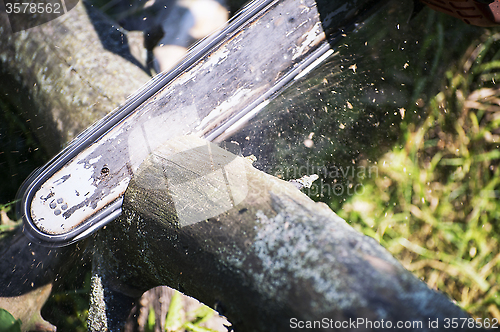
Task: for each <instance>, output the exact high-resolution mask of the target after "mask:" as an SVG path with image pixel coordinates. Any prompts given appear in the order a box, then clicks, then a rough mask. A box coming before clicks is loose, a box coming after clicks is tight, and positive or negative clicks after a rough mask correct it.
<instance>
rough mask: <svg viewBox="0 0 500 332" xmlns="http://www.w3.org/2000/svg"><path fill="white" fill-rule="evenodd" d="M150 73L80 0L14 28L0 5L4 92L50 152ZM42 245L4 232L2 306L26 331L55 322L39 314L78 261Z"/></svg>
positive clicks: (75, 253)
mask: <svg viewBox="0 0 500 332" xmlns="http://www.w3.org/2000/svg"><path fill="white" fill-rule="evenodd" d="M148 79H149V76H148V74H147V73H146V72H145V71H144V70H143V69H142V68H141V65H140V64H139V62H138V60H136V59H135V58H134V57H133V56H132V55H131V54H130V51H129V45H128V43H127V36H126V34H125V32H124V31H123V30H122V29H119V28H118V26H116V23H114V22H112V21H110V20H109V19H107V18H106V17H105V16H104V15H102V14H100V13H99V12H98V11H97V10H95V9H94V8H92V7H90V6H85V4H84V3H83V2H79V3H78V5H77V6H76V7H75V8H74V9H72V10H70V11H69V12H68V13H67V14H66V15H63V16H62V17H60V18H58V19H56V20H54V21H51V22H48V23H46V24H43V25H40V26H37V27H34V28H32V29H30V30H27V31H22V32H18V33H13V32H12V31H11V29H10V25H9V21H8V18H7V15H6V14H5V12H4V11H0V91H2V96H1V98H2V101H3V102H6V103H9V104H10V105H14V106H15V109H16V110H18V111H19V114H17V115H18V116H20V117H21V118H24V120H27V121H29V124H30V127H31V130H32V131H33V132H34V133H35V135H36V136H37V137H38V139H39V141H40V143H41V145H42V146H43V147H44V148H45V150H46V151H48V153H49V154H55V153H57V152H59V150H60V149H61V146H62V145H63V144H65V143H67V142H68V141H69V140H71V139H72V138H73V137H74V136H76V135H77V134H78V133H79V132H80V131H82V130H83V129H85V128H86V127H87V126H89V125H91V124H92V123H93V122H95V121H96V120H98V119H100V118H102V117H103V116H104V115H105V114H107V113H109V112H110V111H112V110H113V109H114V108H116V107H118V106H119V104H121V103H123V102H124V101H125V99H126V97H127V96H128V95H130V94H132V93H133V92H134V91H135V90H137V89H138V88H139V87H140V86H141V85H142V84H144V83H145V82H146V81H147V80H148ZM87 243H88V242H87V241H84V242H81V243H79V244H77V245H73V246H70V247H65V248H48V247H43V246H39V245H37V244H36V243H33V241H32V240H31V239H29V238H27V237H26V236H24V235H23V234H22V233H21V229H18V231H17V233H15V234H13V235H12V236H6V237H3V236H2V238H1V242H0V271H1V272H0V308H5V309H7V310H9V311H10V312H11V313H12V314H14V316H15V317H16V318H19V319H21V321H22V323H23V324H22V329H23V330H37V331H38V330H44V331H49V330H53V329H55V327H53V326H52V325H51V324H50V323H47V322H45V321H44V320H43V319H42V318H41V317H40V310H41V308H42V306H43V304H44V303H45V301H46V299H47V297H48V296H49V294H50V290H51V289H52V287H53V285H54V279H56V278H57V277H58V276H59V279H61V277H62V276H64V275H67V273H66V272H67V271H68V270H70V269H73V268H75V266H77V265H75V264H81V262H80V261H79V259H80V258H81V255H82V251H81V248H83V247H85V246H86V244H87Z"/></svg>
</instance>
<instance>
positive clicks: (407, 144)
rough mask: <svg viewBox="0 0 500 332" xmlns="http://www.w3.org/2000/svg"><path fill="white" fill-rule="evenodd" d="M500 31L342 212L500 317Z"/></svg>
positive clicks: (485, 312)
mask: <svg viewBox="0 0 500 332" xmlns="http://www.w3.org/2000/svg"><path fill="white" fill-rule="evenodd" d="M499 39H500V34H491V33H486V34H485V35H484V36H483V38H482V41H481V43H479V45H478V46H476V45H477V44H476V45H474V46H473V47H471V49H470V50H469V51H468V53H467V55H466V57H465V58H464V59H463V60H462V62H461V64H460V66H458V67H456V68H454V69H451V70H449V71H448V72H447V73H446V85H445V87H444V88H443V90H442V91H441V92H440V93H439V94H437V95H436V96H435V97H434V98H432V100H431V102H430V103H429V105H428V115H427V118H426V120H425V122H424V123H423V124H422V125H421V126H418V127H416V126H415V125H413V124H412V123H411V122H410V121H407V122H405V123H403V128H404V130H405V136H404V139H403V140H402V142H401V145H400V146H398V147H395V148H393V149H392V150H391V151H390V152H388V153H386V154H385V155H384V156H383V157H382V158H381V159H380V160H379V161H378V162H377V165H378V177H377V178H373V179H367V181H366V182H365V183H364V190H363V191H362V193H360V194H359V195H356V196H353V197H351V198H350V199H349V200H348V201H347V202H346V203H345V204H344V205H343V209H342V210H340V211H338V213H339V215H341V216H342V217H343V218H345V219H346V220H349V221H350V222H351V223H352V226H353V227H355V228H357V229H358V230H360V231H362V232H363V233H365V234H367V235H369V236H372V237H374V238H375V239H377V240H378V241H380V243H381V244H382V245H383V246H384V247H386V248H387V249H388V250H389V251H390V252H391V253H392V254H393V255H395V256H396V257H397V258H398V259H399V260H400V261H401V262H402V264H403V265H404V266H405V267H406V268H407V269H408V270H410V271H413V272H414V273H415V274H416V275H417V276H418V277H421V278H422V279H424V280H425V282H427V284H428V285H429V286H430V287H432V288H436V289H439V290H441V291H443V292H445V293H447V294H448V295H449V296H450V297H452V298H453V299H454V300H455V301H456V302H457V303H458V304H459V305H460V306H462V307H463V308H464V309H465V310H467V311H468V312H469V313H471V314H472V315H474V316H475V317H481V318H485V317H489V318H493V317H494V318H498V319H500V311H499V309H498V308H499V307H500V273H499V272H500V250H499V248H500V247H499V242H500V168H499V163H500V148H499V146H500V88H498V87H497V86H496V82H495V80H497V79H500V47H499V46H500V45H499V43H498V40H499Z"/></svg>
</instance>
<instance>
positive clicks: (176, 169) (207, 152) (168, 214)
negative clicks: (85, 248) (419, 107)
mask: <svg viewBox="0 0 500 332" xmlns="http://www.w3.org/2000/svg"><path fill="white" fill-rule="evenodd" d="M96 243H97V251H98V252H99V253H100V255H102V261H106V262H107V266H104V265H102V266H101V267H100V273H101V275H104V276H106V279H107V280H108V282H107V284H108V285H109V289H108V292H109V291H110V292H115V293H121V294H126V295H128V296H130V297H134V296H136V294H137V293H141V292H143V291H144V290H147V289H149V288H151V287H154V286H156V285H164V284H166V285H169V286H172V287H174V288H177V289H179V290H180V291H182V292H184V293H185V294H188V295H190V296H193V297H195V298H197V299H199V300H201V301H203V302H204V303H206V304H208V305H212V306H214V307H215V308H216V309H217V310H218V311H219V312H221V313H223V314H224V315H226V317H228V319H229V320H230V322H231V323H232V324H233V327H234V328H235V329H236V330H237V331H283V330H288V329H290V328H294V327H308V326H309V327H311V326H312V327H315V328H318V329H323V330H333V329H337V328H339V326H340V327H341V328H342V329H344V330H352V331H354V330H356V331H358V330H367V331H370V330H375V329H377V326H378V327H379V328H380V326H382V325H381V324H385V325H383V326H385V328H388V327H389V326H392V327H396V326H397V324H401V323H398V322H402V324H407V325H405V327H406V328H407V330H414V331H426V330H431V328H430V326H429V324H430V322H436V321H437V322H439V326H438V328H437V329H436V330H445V328H444V325H443V322H444V319H446V318H457V319H459V318H464V319H465V318H467V317H468V316H467V314H466V313H465V312H463V311H462V310H461V309H459V308H458V307H457V306H455V305H454V304H453V303H452V302H451V301H450V300H448V299H447V298H446V296H444V295H443V294H440V293H438V292H435V291H433V290H431V289H429V288H428V287H427V286H426V285H425V284H424V283H423V282H422V281H420V280H419V279H417V278H416V277H414V276H413V275H412V274H411V273H410V272H408V271H407V270H405V269H404V268H403V266H402V265H401V264H400V263H399V262H398V261H397V260H396V259H394V258H393V257H392V256H391V255H390V254H389V253H388V252H387V251H386V250H385V249H384V248H383V247H381V246H380V245H379V244H378V243H377V242H376V241H375V240H374V239H372V238H369V237H367V236H364V235H362V234H361V233H358V232H357V231H355V230H354V229H352V228H351V227H350V226H349V225H348V224H347V223H346V222H345V221H344V220H342V219H341V218H340V217H338V216H337V215H336V214H335V213H334V212H333V211H331V210H330V209H329V208H328V206H326V205H325V204H323V203H315V202H314V201H312V200H311V199H309V198H308V197H307V196H306V195H304V194H303V193H302V192H300V191H299V190H298V189H297V188H296V187H295V186H294V185H293V184H292V183H290V182H285V181H282V180H280V179H277V178H275V177H273V176H270V175H268V174H265V173H263V172H261V171H258V170H257V169H255V168H253V166H252V165H251V161H249V160H247V159H246V158H242V157H238V156H236V155H232V154H231V153H229V152H228V151H226V150H223V149H221V148H220V147H218V146H216V145H214V144H211V143H208V142H206V141H204V140H202V139H200V138H197V137H194V136H184V137H179V138H176V139H174V140H171V141H169V142H168V143H166V144H164V145H163V146H161V147H160V148H159V149H158V150H156V151H155V152H154V153H153V154H152V155H151V156H150V157H149V158H148V159H147V160H146V161H145V162H144V163H143V164H142V165H141V167H140V169H139V170H138V172H137V173H136V174H135V176H134V178H133V179H132V181H131V183H130V185H129V187H128V189H127V192H126V194H125V202H124V215H123V216H122V218H120V219H119V220H117V221H116V222H113V223H111V224H109V225H108V226H107V227H106V229H104V230H103V231H102V232H100V233H99V234H98V237H97V241H96ZM118 281H119V282H118ZM107 310H112V306H111V307H108V308H107ZM91 316H92V315H91ZM98 317H101V319H102V317H106V313H105V312H100V316H98ZM91 321H92V317H91ZM310 324H313V325H310ZM314 324H316V325H314Z"/></svg>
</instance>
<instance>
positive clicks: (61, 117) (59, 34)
mask: <svg viewBox="0 0 500 332" xmlns="http://www.w3.org/2000/svg"><path fill="white" fill-rule="evenodd" d="M112 26H113V28H112ZM1 72H4V73H8V74H10V75H11V77H14V78H15V80H16V81H17V82H15V83H17V84H19V85H21V86H22V87H24V88H25V89H26V90H25V91H24V93H23V94H20V93H19V92H16V90H15V89H18V87H16V84H15V83H14V84H13V82H10V81H9V80H7V79H5V78H4V79H1V80H0V89H1V90H2V91H4V92H5V93H4V96H2V98H10V99H11V102H12V104H14V105H18V106H19V108H20V109H22V110H25V111H26V112H28V113H29V114H27V116H26V118H27V119H30V120H31V121H30V124H31V126H32V128H33V131H34V132H35V133H36V134H37V135H38V136H39V137H42V142H43V143H44V144H45V145H46V146H45V147H46V148H47V149H48V151H50V152H51V153H52V154H55V153H57V152H58V151H59V150H60V148H61V146H62V144H64V143H65V142H68V141H70V140H71V139H73V138H74V137H75V136H76V135H77V134H78V133H79V132H81V131H82V130H83V129H85V128H86V127H87V126H88V125H89V124H92V123H93V122H95V121H97V120H99V119H101V118H102V117H103V116H104V115H106V114H107V113H109V112H110V111H111V110H113V109H115V108H116V107H118V106H119V105H120V104H121V103H123V102H124V101H125V99H126V98H127V96H129V95H130V94H131V93H133V92H134V91H136V90H137V89H138V88H139V87H140V86H141V85H142V84H144V83H145V82H146V81H147V80H148V79H149V76H148V75H147V74H146V72H145V71H144V70H143V69H141V65H140V63H139V61H138V60H137V59H136V58H134V57H133V56H132V55H131V53H130V47H129V44H128V39H127V35H126V33H125V32H124V31H123V30H121V29H120V28H119V27H118V26H116V25H115V23H113V22H112V21H110V20H108V19H107V18H106V17H104V16H103V15H102V14H100V13H99V12H98V11H97V10H95V9H94V8H92V7H90V6H86V5H85V4H84V3H83V2H79V4H78V5H77V6H76V7H75V8H74V9H72V10H71V11H69V12H68V13H67V14H65V15H63V16H61V17H60V18H58V19H56V20H53V21H50V22H48V23H46V24H43V25H40V26H37V27H34V28H32V29H29V30H27V31H21V32H18V33H12V32H11V30H10V25H9V21H8V18H7V15H6V14H5V13H3V12H2V13H0V73H1ZM20 95H21V96H23V95H24V97H21V96H20ZM47 127H48V128H47ZM43 138H45V139H43Z"/></svg>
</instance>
